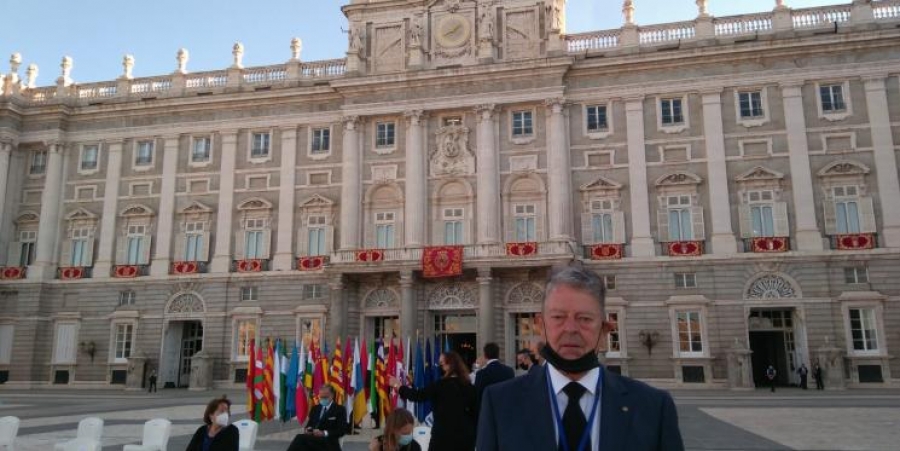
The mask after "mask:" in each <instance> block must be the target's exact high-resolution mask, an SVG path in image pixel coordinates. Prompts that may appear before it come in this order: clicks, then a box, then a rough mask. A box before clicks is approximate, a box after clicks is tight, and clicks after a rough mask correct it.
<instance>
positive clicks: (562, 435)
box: [545, 366, 603, 451]
mask: <svg viewBox="0 0 900 451" xmlns="http://www.w3.org/2000/svg"><path fill="white" fill-rule="evenodd" d="M599 369H600V373H599V374H598V376H597V390H596V391H595V392H594V406H593V407H591V415H590V418H588V421H587V427H585V428H584V432H583V433H582V434H581V440H579V441H578V451H585V448H587V442H588V440H590V438H591V431H592V430H593V429H594V420H595V419H596V418H597V407H598V406H599V405H600V394H601V392H600V391H601V390H602V388H603V367H602V366H601V367H600V368H599ZM545 370H546V373H547V391H548V392H549V393H550V404H552V405H553V418H554V419H555V420H556V430H557V431H558V432H559V441H560V443H562V448H563V451H569V441H568V440H566V431H565V429H563V424H562V415H560V414H559V404H558V403H557V402H556V393H555V392H554V391H553V382H551V381H550V368H545ZM575 401H576V402H577V400H575ZM569 402H573V400H572V399H570V400H569ZM578 408H579V409H580V408H581V406H579V407H578ZM597 445H598V446H599V445H600V444H599V443H598V444H597ZM598 449H599V448H598Z"/></svg>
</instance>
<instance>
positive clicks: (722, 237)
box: [703, 90, 737, 255]
mask: <svg viewBox="0 0 900 451" xmlns="http://www.w3.org/2000/svg"><path fill="white" fill-rule="evenodd" d="M703 130H704V132H705V133H706V162H707V163H706V165H707V168H708V171H707V172H708V173H709V207H710V217H711V220H712V253H713V254H716V255H729V254H734V253H736V252H737V241H736V240H735V237H734V230H733V229H732V224H731V200H730V198H729V197H728V196H729V190H728V168H727V166H726V164H725V133H724V130H723V127H722V92H721V90H717V91H712V92H704V93H703Z"/></svg>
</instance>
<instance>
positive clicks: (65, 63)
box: [56, 56, 74, 86]
mask: <svg viewBox="0 0 900 451" xmlns="http://www.w3.org/2000/svg"><path fill="white" fill-rule="evenodd" d="M73 65H74V62H73V61H72V57H71V56H64V57H63V59H62V62H61V63H60V64H59V68H60V70H61V71H60V75H59V79H57V80H56V81H57V83H62V84H64V85H66V86H68V85H69V84H71V83H72V66H73Z"/></svg>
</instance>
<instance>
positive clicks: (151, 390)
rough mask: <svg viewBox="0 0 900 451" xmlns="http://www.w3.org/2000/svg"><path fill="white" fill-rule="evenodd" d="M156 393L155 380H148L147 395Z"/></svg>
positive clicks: (153, 378)
mask: <svg viewBox="0 0 900 451" xmlns="http://www.w3.org/2000/svg"><path fill="white" fill-rule="evenodd" d="M155 391H156V378H155V377H152V378H150V386H149V387H147V393H152V392H155Z"/></svg>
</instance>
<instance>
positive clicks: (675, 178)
mask: <svg viewBox="0 0 900 451" xmlns="http://www.w3.org/2000/svg"><path fill="white" fill-rule="evenodd" d="M701 183H703V179H701V178H700V177H698V176H697V175H695V174H691V173H690V172H673V173H670V174H666V175H664V176H662V177H660V178H658V179H656V186H683V185H699V184H701Z"/></svg>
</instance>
